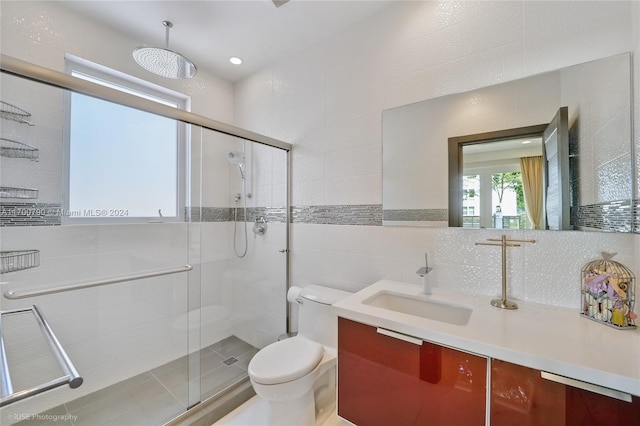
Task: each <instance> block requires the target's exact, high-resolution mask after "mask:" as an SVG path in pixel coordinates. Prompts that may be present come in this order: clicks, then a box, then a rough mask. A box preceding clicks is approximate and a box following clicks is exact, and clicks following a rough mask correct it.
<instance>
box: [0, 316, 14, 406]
mask: <svg viewBox="0 0 640 426" xmlns="http://www.w3.org/2000/svg"><path fill="white" fill-rule="evenodd" d="M2 330H3V329H2V315H0V363H1V365H2V388H1V392H2V394H1V395H2V396H4V395H11V394H12V393H13V384H12V383H11V375H10V374H9V363H8V362H7V351H6V350H5V347H4V333H3V332H2Z"/></svg>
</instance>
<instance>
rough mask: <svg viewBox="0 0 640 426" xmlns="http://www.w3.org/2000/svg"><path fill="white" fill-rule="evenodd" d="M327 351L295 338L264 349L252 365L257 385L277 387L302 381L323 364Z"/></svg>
mask: <svg viewBox="0 0 640 426" xmlns="http://www.w3.org/2000/svg"><path fill="white" fill-rule="evenodd" d="M323 355H324V347H323V346H322V345H320V344H318V343H316V342H313V341H311V340H308V339H305V338H304V337H292V338H290V339H285V340H281V341H279V342H276V343H272V344H270V345H269V346H266V347H264V348H263V349H261V350H260V351H259V352H258V353H257V354H255V355H254V357H253V358H252V359H251V362H250V363H249V376H251V379H252V380H253V381H255V382H256V383H261V384H263V385H275V384H278V383H286V382H290V381H292V380H296V379H299V378H300V377H303V376H305V375H307V374H309V373H310V372H311V371H313V369H314V368H316V366H317V365H318V364H319V363H320V360H321V359H322V356H323Z"/></svg>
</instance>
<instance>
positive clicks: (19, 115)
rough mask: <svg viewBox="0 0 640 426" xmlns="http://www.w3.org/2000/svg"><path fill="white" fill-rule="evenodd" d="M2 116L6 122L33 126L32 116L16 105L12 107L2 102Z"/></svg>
mask: <svg viewBox="0 0 640 426" xmlns="http://www.w3.org/2000/svg"><path fill="white" fill-rule="evenodd" d="M0 104H1V108H0V116H1V117H2V118H4V119H6V120H12V121H17V122H18V123H23V124H28V125H29V126H33V125H34V124H33V123H32V122H31V114H30V113H28V112H27V111H25V110H23V109H22V108H18V107H17V106H15V105H11V104H10V103H8V102H5V101H0Z"/></svg>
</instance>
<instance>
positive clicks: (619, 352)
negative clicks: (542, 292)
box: [334, 280, 640, 396]
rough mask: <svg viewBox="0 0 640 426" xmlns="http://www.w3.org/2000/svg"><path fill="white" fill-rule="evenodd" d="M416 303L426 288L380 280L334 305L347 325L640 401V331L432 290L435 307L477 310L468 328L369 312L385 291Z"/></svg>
mask: <svg viewBox="0 0 640 426" xmlns="http://www.w3.org/2000/svg"><path fill="white" fill-rule="evenodd" d="M381 290H387V291H393V292H397V293H404V294H409V295H417V294H418V292H419V291H420V286H418V285H416V284H408V283H402V282H397V281H389V280H382V281H378V282H377V283H375V284H372V285H370V286H369V287H367V288H365V289H363V290H361V291H359V292H357V293H354V294H353V295H351V296H349V297H347V298H345V299H343V300H341V301H339V302H338V303H336V304H335V305H334V307H335V309H336V310H337V314H338V315H339V316H341V317H343V318H347V319H351V320H354V321H358V322H362V323H365V324H368V325H372V326H375V327H382V328H386V329H389V330H393V331H397V332H399V333H402V334H407V335H409V336H414V337H418V338H420V339H424V340H429V341H431V342H434V343H439V344H442V345H446V346H451V347H453V348H458V349H462V350H465V351H469V352H474V353H477V354H480V355H485V356H488V357H491V358H497V359H501V360H504V361H508V362H512V363H515V364H519V365H524V366H526V367H530V368H535V369H538V370H544V371H547V372H550V373H555V374H558V375H561V376H565V377H570V378H573V379H577V380H582V381H585V382H589V383H594V384H597V385H600V386H604V387H607V388H611V389H616V390H619V391H622V392H627V393H630V394H632V395H635V396H640V329H634V330H616V329H613V328H611V327H607V326H606V325H604V324H599V323H597V322H595V321H590V320H588V319H585V318H582V317H581V316H580V313H579V312H578V310H577V309H567V308H559V307H555V306H548V305H541V304H534V303H526V302H522V301H518V302H517V303H518V306H519V309H517V310H503V309H498V308H494V307H493V306H491V305H490V304H489V302H490V299H491V298H490V297H486V296H477V295H468V294H464V293H456V292H451V291H446V290H443V289H439V288H434V289H433V295H432V296H422V297H429V298H431V299H433V300H434V301H447V302H453V303H456V304H462V305H468V306H471V307H473V313H472V314H471V318H470V319H469V323H468V324H467V325H465V326H459V325H452V324H448V323H445V322H440V321H435V320H429V319H425V318H422V317H418V316H414V315H408V314H403V313H399V312H394V311H391V310H387V309H384V308H379V307H375V306H370V305H366V304H363V303H362V301H363V300H365V299H367V298H369V297H370V296H372V295H374V294H375V293H377V292H379V291H381Z"/></svg>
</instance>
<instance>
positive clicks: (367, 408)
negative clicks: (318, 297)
mask: <svg viewBox="0 0 640 426" xmlns="http://www.w3.org/2000/svg"><path fill="white" fill-rule="evenodd" d="M486 383H487V358H484V357H481V356H478V355H474V354H469V353H466V352H463V351H458V350H454V349H451V348H448V347H444V346H440V345H437V344H433V343H430V342H425V341H422V340H420V339H416V338H412V337H409V336H404V335H400V334H397V333H394V332H390V331H388V330H384V329H378V328H376V327H371V326H368V325H365V324H361V323H358V322H354V321H351V320H347V319H344V318H339V319H338V414H339V415H340V417H342V418H344V419H346V420H349V421H350V422H352V423H354V424H356V425H359V426H375V425H382V426H388V425H427V424H430V425H455V426H459V425H469V426H473V425H484V424H485V419H486V394H487V388H486Z"/></svg>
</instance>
